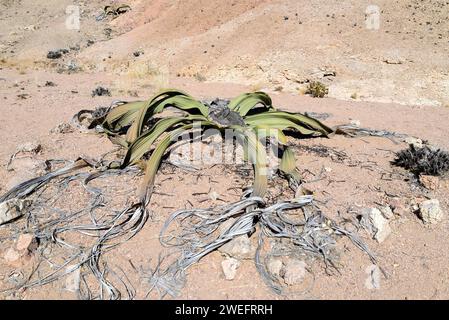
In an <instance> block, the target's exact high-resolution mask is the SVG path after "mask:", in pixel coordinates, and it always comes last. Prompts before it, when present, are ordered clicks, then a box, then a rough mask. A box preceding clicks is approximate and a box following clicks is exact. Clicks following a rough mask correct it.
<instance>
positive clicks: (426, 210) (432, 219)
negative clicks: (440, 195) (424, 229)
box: [419, 199, 444, 224]
mask: <svg viewBox="0 0 449 320" xmlns="http://www.w3.org/2000/svg"><path fill="white" fill-rule="evenodd" d="M443 215H444V214H443V211H442V210H441V208H440V202H439V201H438V200H437V199H432V200H426V201H423V202H421V203H420V205H419V217H420V218H421V219H422V220H423V221H424V223H425V224H435V223H438V222H440V221H441V220H442V219H443Z"/></svg>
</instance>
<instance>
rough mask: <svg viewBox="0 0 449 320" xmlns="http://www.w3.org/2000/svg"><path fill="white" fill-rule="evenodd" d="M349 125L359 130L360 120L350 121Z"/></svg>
mask: <svg viewBox="0 0 449 320" xmlns="http://www.w3.org/2000/svg"><path fill="white" fill-rule="evenodd" d="M350 124H351V125H353V126H354V127H357V128H359V127H360V120H351V122H350Z"/></svg>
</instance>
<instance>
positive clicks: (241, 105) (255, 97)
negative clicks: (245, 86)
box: [228, 92, 273, 117]
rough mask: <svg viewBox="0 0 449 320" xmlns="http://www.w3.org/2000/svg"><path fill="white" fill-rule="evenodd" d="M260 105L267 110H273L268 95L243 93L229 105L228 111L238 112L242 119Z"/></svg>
mask: <svg viewBox="0 0 449 320" xmlns="http://www.w3.org/2000/svg"><path fill="white" fill-rule="evenodd" d="M258 104H261V105H262V106H264V107H265V108H266V109H267V110H271V109H273V106H272V101H271V98H270V96H269V95H267V94H266V93H264V92H253V93H244V94H242V95H240V96H238V97H237V98H235V99H233V100H232V101H231V102H230V103H229V106H228V107H229V109H231V110H233V111H235V112H238V113H239V114H240V115H241V116H242V117H244V116H246V114H247V113H248V112H249V111H250V110H251V109H252V108H254V107H255V106H256V105H258Z"/></svg>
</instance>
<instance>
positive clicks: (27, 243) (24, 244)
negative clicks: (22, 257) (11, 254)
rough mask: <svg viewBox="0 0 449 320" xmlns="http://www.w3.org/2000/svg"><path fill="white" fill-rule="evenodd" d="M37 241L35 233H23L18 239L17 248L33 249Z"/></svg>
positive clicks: (22, 249)
mask: <svg viewBox="0 0 449 320" xmlns="http://www.w3.org/2000/svg"><path fill="white" fill-rule="evenodd" d="M36 242H37V241H36V239H35V237H34V235H33V234H31V233H25V234H21V235H20V236H19V238H18V239H17V243H16V249H17V250H18V251H32V249H33V247H35V243H36Z"/></svg>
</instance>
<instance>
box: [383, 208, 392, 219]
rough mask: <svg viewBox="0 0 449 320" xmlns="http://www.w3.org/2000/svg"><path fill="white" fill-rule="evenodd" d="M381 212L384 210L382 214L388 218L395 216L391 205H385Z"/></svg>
mask: <svg viewBox="0 0 449 320" xmlns="http://www.w3.org/2000/svg"><path fill="white" fill-rule="evenodd" d="M380 212H382V215H383V216H384V217H385V218H387V219H388V220H390V219H393V218H394V213H393V210H391V207H390V206H385V207H382V208H380Z"/></svg>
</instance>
